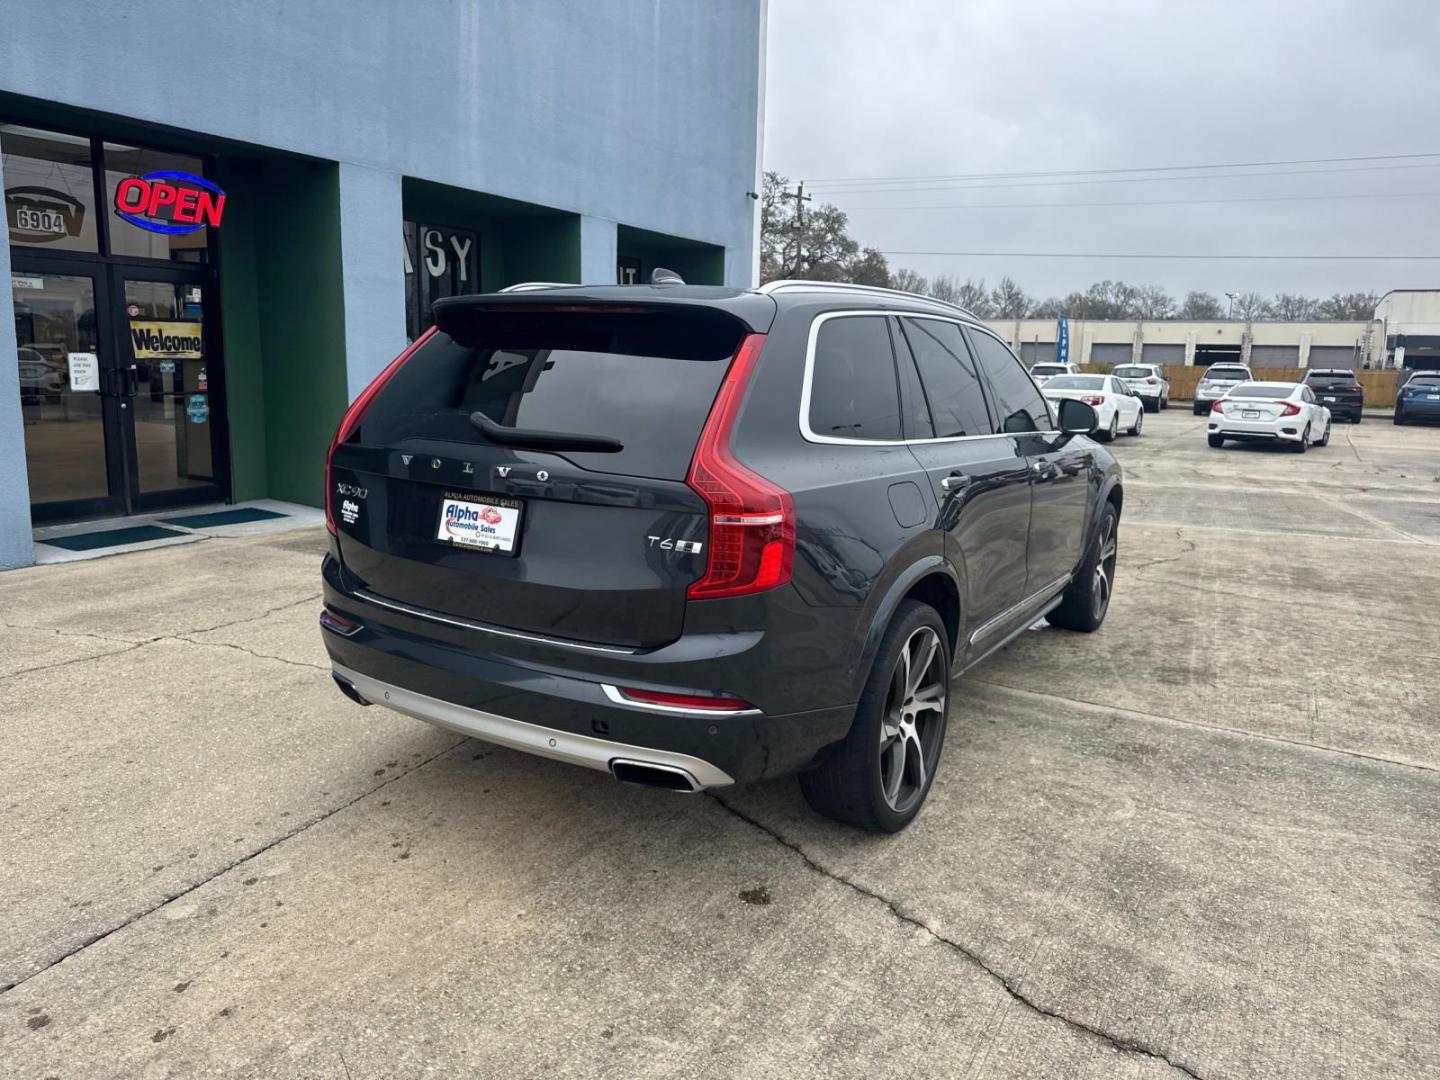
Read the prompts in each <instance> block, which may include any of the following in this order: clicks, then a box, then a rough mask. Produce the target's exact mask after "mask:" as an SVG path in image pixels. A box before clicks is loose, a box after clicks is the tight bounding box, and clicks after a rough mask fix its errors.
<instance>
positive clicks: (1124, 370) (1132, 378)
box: [1110, 367, 1160, 395]
mask: <svg viewBox="0 0 1440 1080" xmlns="http://www.w3.org/2000/svg"><path fill="white" fill-rule="evenodd" d="M1110 374H1111V375H1114V376H1115V377H1116V378H1117V379H1124V380H1125V382H1126V383H1127V384H1128V385H1129V387H1130V389H1132V390H1134V391H1135V392H1136V393H1137V394H1146V395H1149V394H1158V393H1159V392H1160V380H1159V378H1157V377H1156V375H1155V373H1154V372H1153V371H1151V370H1150V369H1149V368H1142V367H1117V368H1116V369H1115V370H1114V371H1112V372H1111V373H1110Z"/></svg>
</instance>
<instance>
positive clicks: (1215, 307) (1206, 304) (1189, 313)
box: [1180, 290, 1225, 319]
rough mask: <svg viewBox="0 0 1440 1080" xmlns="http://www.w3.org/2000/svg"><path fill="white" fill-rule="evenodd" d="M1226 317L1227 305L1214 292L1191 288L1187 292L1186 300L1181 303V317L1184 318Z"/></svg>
mask: <svg viewBox="0 0 1440 1080" xmlns="http://www.w3.org/2000/svg"><path fill="white" fill-rule="evenodd" d="M1224 317H1225V307H1224V305H1223V304H1221V303H1220V300H1219V299H1218V298H1217V297H1216V296H1215V295H1214V294H1213V293H1208V292H1196V291H1194V290H1191V291H1190V292H1188V293H1186V294H1185V302H1184V303H1183V304H1181V305H1180V318H1182V319H1223V318H1224Z"/></svg>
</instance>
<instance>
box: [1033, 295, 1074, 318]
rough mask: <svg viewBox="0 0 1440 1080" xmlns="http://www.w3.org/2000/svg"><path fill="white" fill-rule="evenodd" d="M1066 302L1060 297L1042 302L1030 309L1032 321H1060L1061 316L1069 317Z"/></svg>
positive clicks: (1053, 297)
mask: <svg viewBox="0 0 1440 1080" xmlns="http://www.w3.org/2000/svg"><path fill="white" fill-rule="evenodd" d="M1067 314H1069V312H1068V311H1067V310H1066V309H1065V301H1063V300H1061V299H1060V298H1059V297H1058V296H1052V297H1050V298H1049V299H1048V300H1042V301H1041V302H1040V303H1038V304H1036V305H1035V306H1034V307H1033V308H1031V309H1030V318H1032V319H1058V318H1059V317H1060V316H1061V315H1067Z"/></svg>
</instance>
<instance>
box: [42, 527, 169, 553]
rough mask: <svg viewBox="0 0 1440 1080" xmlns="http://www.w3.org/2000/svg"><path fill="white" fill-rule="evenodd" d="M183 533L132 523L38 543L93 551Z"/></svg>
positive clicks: (161, 538) (67, 548) (163, 538)
mask: <svg viewBox="0 0 1440 1080" xmlns="http://www.w3.org/2000/svg"><path fill="white" fill-rule="evenodd" d="M185 535H187V534H186V533H183V532H176V531H175V530H174V529H162V528H160V526H158V525H132V526H131V527H130V528H128V529H102V530H101V531H100V532H88V533H75V534H73V535H71V536H52V537H49V538H48V539H45V540H41V541H40V543H42V544H49V545H50V546H51V547H58V548H64V549H65V550H66V551H94V550H95V549H96V548H106V547H120V546H122V545H124V544H142V543H144V542H145V541H146V540H167V539H169V538H170V537H172V536H185Z"/></svg>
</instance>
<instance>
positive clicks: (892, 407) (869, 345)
mask: <svg viewBox="0 0 1440 1080" xmlns="http://www.w3.org/2000/svg"><path fill="white" fill-rule="evenodd" d="M810 430H811V431H812V432H814V433H815V434H816V435H824V436H827V437H829V438H833V439H883V440H897V439H899V438H900V389H899V384H898V383H897V382H896V381H895V357H894V354H893V353H892V352H891V350H890V330H889V328H888V327H887V326H886V325H885V319H884V317H883V316H880V315H855V316H844V317H842V318H837V319H826V320H825V321H824V322H823V323H821V324H820V332H819V334H818V335H817V336H816V338H815V361H814V366H813V367H812V368H811V374H810Z"/></svg>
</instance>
